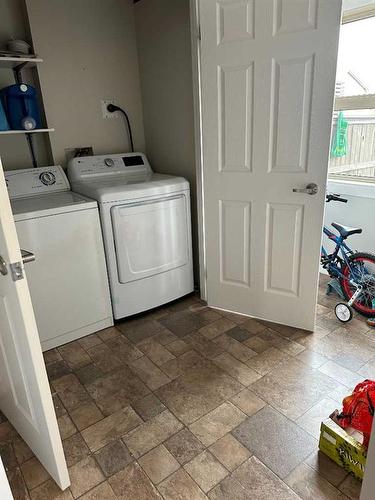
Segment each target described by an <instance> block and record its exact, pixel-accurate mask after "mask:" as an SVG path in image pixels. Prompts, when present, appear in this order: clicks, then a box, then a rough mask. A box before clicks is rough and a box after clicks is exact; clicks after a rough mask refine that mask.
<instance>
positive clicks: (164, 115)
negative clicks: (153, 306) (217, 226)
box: [134, 0, 198, 276]
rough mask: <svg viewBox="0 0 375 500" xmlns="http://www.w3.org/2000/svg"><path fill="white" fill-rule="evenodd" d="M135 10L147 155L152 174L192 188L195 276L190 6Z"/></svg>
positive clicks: (144, 0)
mask: <svg viewBox="0 0 375 500" xmlns="http://www.w3.org/2000/svg"><path fill="white" fill-rule="evenodd" d="M134 9H135V21H136V34H137V46H138V57H139V68H140V75H141V89H142V103H143V117H144V127H145V137H146V153H147V155H148V157H149V160H150V162H151V165H152V166H153V168H154V169H155V170H156V171H158V172H162V173H169V174H173V175H181V176H183V177H185V178H187V179H188V180H189V182H190V186H191V191H192V220H193V245H194V261H195V270H196V271H197V269H198V267H197V264H198V243H197V226H198V224H197V210H196V172H195V150H194V147H195V146H194V107H193V83H192V82H193V81H192V61H191V46H190V44H191V39H190V22H189V16H190V11H189V0H163V1H160V0H141V1H140V2H138V3H136V4H135V6H134ZM196 276H197V274H196Z"/></svg>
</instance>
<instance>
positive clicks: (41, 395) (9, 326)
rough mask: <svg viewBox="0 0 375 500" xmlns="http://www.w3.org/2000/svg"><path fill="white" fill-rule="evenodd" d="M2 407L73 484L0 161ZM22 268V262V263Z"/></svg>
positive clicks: (49, 465) (59, 479)
mask: <svg viewBox="0 0 375 500" xmlns="http://www.w3.org/2000/svg"><path fill="white" fill-rule="evenodd" d="M0 256H1V260H0V409H1V410H2V411H3V412H4V414H5V415H6V416H7V417H8V419H9V421H10V423H11V424H12V425H13V426H14V427H15V428H16V429H17V431H18V432H19V434H20V435H21V436H22V437H23V439H24V440H25V441H26V442H27V444H28V445H29V446H30V448H31V449H32V450H33V452H34V453H35V455H36V456H37V457H38V459H39V460H40V461H41V463H42V464H43V465H44V467H45V468H46V469H47V471H48V472H49V473H50V474H51V476H52V477H53V479H54V480H55V481H56V483H57V484H58V485H59V486H60V487H61V489H65V488H67V487H68V486H69V475H68V469H67V466H66V463H65V457H64V452H63V448H62V444H61V439H60V433H59V429H58V426H57V420H56V415H55V410H54V407H53V403H52V397H51V392H50V388H49V385H48V380H47V374H46V369H45V365H44V361H43V355H42V350H41V347H40V342H39V337H38V330H37V327H36V323H35V317H34V311H33V307H32V304H31V299H30V294H29V289H28V286H27V281H26V278H25V277H24V278H22V279H18V280H15V279H14V277H13V275H12V270H11V266H10V264H11V263H12V264H14V263H17V262H20V261H21V252H20V248H19V244H18V239H17V233H16V228H15V224H14V221H13V216H12V212H11V207H10V203H9V198H8V193H7V188H6V185H5V179H4V174H3V170H2V166H1V161H0ZM21 270H22V266H21Z"/></svg>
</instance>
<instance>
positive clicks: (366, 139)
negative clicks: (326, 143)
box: [328, 17, 375, 182]
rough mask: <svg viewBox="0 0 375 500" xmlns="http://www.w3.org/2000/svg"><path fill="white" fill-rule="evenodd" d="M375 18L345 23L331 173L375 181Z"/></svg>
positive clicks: (342, 35) (338, 73) (330, 165)
mask: <svg viewBox="0 0 375 500" xmlns="http://www.w3.org/2000/svg"><path fill="white" fill-rule="evenodd" d="M374 47H375V17H368V18H366V19H360V20H356V21H351V22H347V23H346V24H343V25H342V27H341V31H340V42H339V53H338V61H337V75H336V98H335V112H334V116H333V129H332V141H331V152H330V161H329V168H328V174H329V176H330V177H331V178H347V179H354V180H365V181H372V182H375V59H374V56H373V49H374Z"/></svg>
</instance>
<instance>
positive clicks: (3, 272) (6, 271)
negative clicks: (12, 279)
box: [0, 255, 8, 276]
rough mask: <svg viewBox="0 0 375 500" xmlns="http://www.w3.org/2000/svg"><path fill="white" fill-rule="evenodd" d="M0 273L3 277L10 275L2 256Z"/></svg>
mask: <svg viewBox="0 0 375 500" xmlns="http://www.w3.org/2000/svg"><path fill="white" fill-rule="evenodd" d="M0 273H1V274H2V275H3V276H6V275H7V274H8V268H7V265H6V262H5V260H4V259H3V258H2V256H1V255H0Z"/></svg>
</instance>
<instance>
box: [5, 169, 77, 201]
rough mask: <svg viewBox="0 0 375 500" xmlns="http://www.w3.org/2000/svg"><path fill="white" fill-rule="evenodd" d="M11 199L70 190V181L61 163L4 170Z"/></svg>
mask: <svg viewBox="0 0 375 500" xmlns="http://www.w3.org/2000/svg"><path fill="white" fill-rule="evenodd" d="M4 175H5V181H6V183H7V188H8V192H9V197H10V199H16V198H25V197H27V196H34V195H41V194H44V193H45V194H47V193H56V192H61V191H69V190H70V185H69V181H68V179H67V177H66V175H65V173H64V171H63V169H62V168H61V167H60V166H59V165H54V166H51V167H40V168H25V169H21V170H8V171H6V172H4Z"/></svg>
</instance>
